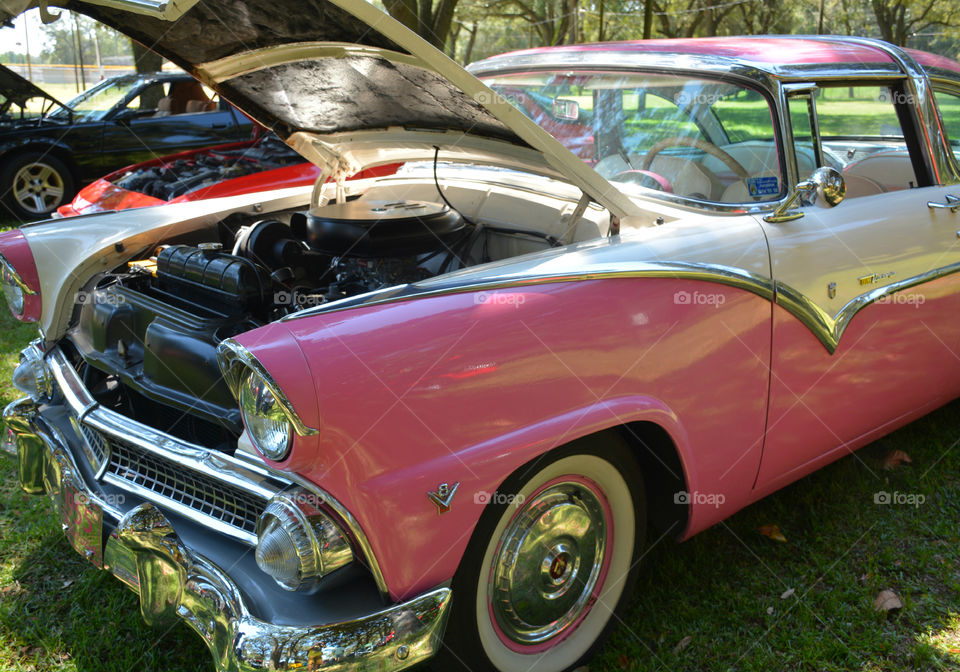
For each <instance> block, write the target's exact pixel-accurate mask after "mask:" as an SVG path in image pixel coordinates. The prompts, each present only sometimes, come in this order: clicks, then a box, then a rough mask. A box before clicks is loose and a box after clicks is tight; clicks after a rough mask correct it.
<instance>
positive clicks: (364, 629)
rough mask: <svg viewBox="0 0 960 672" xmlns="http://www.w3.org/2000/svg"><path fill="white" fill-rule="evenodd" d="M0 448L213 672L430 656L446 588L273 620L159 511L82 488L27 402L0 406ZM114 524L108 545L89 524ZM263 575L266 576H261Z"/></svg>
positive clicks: (403, 663) (57, 438)
mask: <svg viewBox="0 0 960 672" xmlns="http://www.w3.org/2000/svg"><path fill="white" fill-rule="evenodd" d="M3 419H4V421H5V424H6V429H5V430H4V431H5V436H4V437H3V440H2V448H3V449H5V450H6V451H7V452H9V453H11V454H14V455H16V460H17V471H18V477H19V480H20V484H21V486H22V487H23V489H24V491H26V492H28V493H31V494H43V493H46V494H47V495H48V496H49V497H50V499H51V501H52V502H53V504H54V508H55V509H56V511H57V513H58V514H59V516H60V519H61V520H62V521H64V522H63V530H64V532H65V533H66V534H67V536H68V538H69V539H70V541H71V543H72V544H73V546H74V548H76V549H77V550H78V551H79V552H80V553H81V554H83V555H84V556H85V557H87V558H88V559H89V560H90V561H91V562H93V563H94V564H95V565H97V566H98V567H100V568H101V569H104V570H106V571H109V572H110V573H112V574H113V575H114V576H116V577H117V578H118V579H120V580H121V581H122V582H124V583H125V584H126V585H127V586H129V587H130V588H131V589H132V590H134V591H135V592H137V593H138V594H139V595H140V612H141V614H142V615H143V618H144V620H145V621H146V622H147V623H150V624H158V623H162V622H165V621H169V620H171V619H174V618H178V617H179V618H181V619H183V620H184V621H186V622H187V624H188V625H190V627H192V628H193V629H194V630H195V631H196V632H197V633H198V634H199V635H200V636H201V637H202V638H203V640H204V641H205V642H206V644H207V646H208V647H209V649H210V652H211V654H212V655H213V659H214V664H215V666H216V669H217V670H219V671H223V672H226V671H231V672H233V671H236V672H246V671H247V670H250V671H252V670H262V669H289V668H301V667H302V668H304V669H311V670H326V669H336V670H378V671H381V670H401V669H404V668H406V667H409V666H411V665H414V664H416V663H419V662H421V661H423V660H426V659H428V658H430V657H432V656H433V655H434V654H435V653H436V651H437V649H438V648H439V645H440V637H441V635H442V634H443V629H444V626H445V624H446V619H447V616H448V612H449V607H450V601H451V591H450V589H449V588H438V589H435V590H433V591H431V592H428V593H425V594H423V595H420V596H419V597H416V598H415V599H413V600H410V601H409V602H405V603H403V604H397V605H394V606H392V607H389V608H387V609H384V610H383V611H379V612H376V613H372V614H369V615H366V616H364V617H362V618H359V619H355V620H352V621H347V622H341V623H331V624H324V625H316V626H291V625H276V624H272V623H267V622H264V621H262V620H260V619H258V618H256V617H254V616H253V615H252V614H251V613H250V610H249V609H248V607H247V605H246V604H245V603H244V598H243V595H242V594H241V592H240V590H239V588H238V587H237V585H236V584H235V583H234V581H233V580H232V579H231V578H230V577H229V576H228V575H227V573H226V572H224V571H223V570H222V569H221V568H219V567H218V566H217V565H215V564H214V563H213V562H211V561H210V560H208V559H207V558H205V557H204V556H202V555H199V554H197V553H194V552H193V551H191V550H190V549H189V548H187V547H186V546H185V545H184V544H183V543H182V541H181V539H180V537H179V536H178V535H177V532H176V530H174V528H173V526H172V524H171V523H170V522H169V520H167V518H166V516H164V514H163V513H162V512H161V511H160V510H159V509H158V508H157V507H156V506H154V505H153V504H151V503H149V502H146V503H143V504H140V505H139V506H137V507H135V508H133V509H132V510H130V511H127V512H126V513H123V512H121V511H119V510H118V509H116V508H115V507H113V506H112V505H110V504H109V503H108V502H105V501H103V500H102V499H100V498H99V497H98V496H97V494H96V493H95V492H94V491H93V490H92V489H91V488H89V487H88V486H87V484H86V483H85V481H84V479H83V477H82V475H81V471H80V469H79V468H78V466H77V463H76V461H75V460H74V457H73V455H72V453H71V451H70V449H69V447H68V445H67V442H66V440H65V439H64V437H63V436H62V435H61V434H60V432H59V431H58V430H57V429H56V427H54V426H53V425H52V424H51V423H48V422H46V421H45V420H44V419H43V417H42V416H41V414H40V411H39V409H38V407H37V405H36V404H35V403H34V402H33V401H32V400H30V399H29V398H24V399H20V400H18V401H15V402H13V403H11V404H10V405H9V406H7V408H6V409H5V410H4V412H3ZM110 519H112V521H111V522H113V521H115V522H116V527H115V529H114V530H113V531H112V532H110V534H109V536H108V537H107V540H106V543H105V544H104V543H102V538H100V535H99V534H97V535H95V536H96V537H97V538H91V535H90V533H89V532H90V530H91V529H94V528H96V529H98V530H99V529H100V528H99V527H98V526H96V525H92V524H91V521H93V522H99V523H101V524H102V521H103V520H110ZM265 580H266V578H265Z"/></svg>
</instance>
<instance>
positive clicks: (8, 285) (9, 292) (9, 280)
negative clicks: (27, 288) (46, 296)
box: [3, 267, 23, 317]
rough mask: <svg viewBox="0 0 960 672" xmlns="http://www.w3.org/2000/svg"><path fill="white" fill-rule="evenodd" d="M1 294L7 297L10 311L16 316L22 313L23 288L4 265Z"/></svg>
mask: <svg viewBox="0 0 960 672" xmlns="http://www.w3.org/2000/svg"><path fill="white" fill-rule="evenodd" d="M3 295H4V296H5V297H6V298H7V305H8V306H10V312H11V313H13V314H14V315H16V316H18V317H19V316H20V315H23V290H22V289H21V288H20V286H19V285H18V284H17V281H16V280H14V278H13V276H12V275H11V274H10V271H9V270H8V269H7V268H6V267H4V269H3Z"/></svg>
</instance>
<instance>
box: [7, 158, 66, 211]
mask: <svg viewBox="0 0 960 672" xmlns="http://www.w3.org/2000/svg"><path fill="white" fill-rule="evenodd" d="M73 192H74V184H73V175H72V174H71V173H70V169H69V168H67V166H66V165H65V164H64V163H63V161H61V160H60V159H58V158H57V157H55V156H52V155H50V154H39V153H35V152H30V153H27V154H20V155H18V156H14V157H13V158H12V159H10V161H9V162H8V163H7V165H6V166H4V168H3V170H2V175H0V194H2V195H3V196H4V199H3V200H4V201H6V203H7V207H8V208H9V210H10V211H11V212H12V213H13V215H14V216H16V217H19V218H20V219H24V220H30V219H38V218H40V217H44V216H46V215H48V214H50V213H51V212H53V211H54V210H56V209H57V208H58V207H60V206H61V205H63V204H64V203H66V202H67V201H68V200H69V199H71V198H73Z"/></svg>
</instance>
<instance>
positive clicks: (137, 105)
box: [127, 82, 169, 117]
mask: <svg viewBox="0 0 960 672" xmlns="http://www.w3.org/2000/svg"><path fill="white" fill-rule="evenodd" d="M167 88H169V84H164V83H162V82H154V83H153V84H149V85H147V86H146V87H145V88H144V89H142V90H141V91H140V93H139V94H138V95H136V96H134V97H133V99H132V100H131V101H130V102H129V103H127V109H128V110H132V111H133V112H134V113H135V116H137V117H149V116H151V115H153V114H156V112H157V105H158V104H159V103H160V100H161V99H162V98H163V97H164V96H166V95H167Z"/></svg>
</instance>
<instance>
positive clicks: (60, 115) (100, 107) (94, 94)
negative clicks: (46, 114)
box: [50, 77, 138, 122]
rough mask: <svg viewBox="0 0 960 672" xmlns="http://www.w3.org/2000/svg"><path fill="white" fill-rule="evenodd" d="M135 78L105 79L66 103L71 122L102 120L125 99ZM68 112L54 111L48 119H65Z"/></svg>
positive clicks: (62, 110) (135, 80)
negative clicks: (71, 114) (70, 110)
mask: <svg viewBox="0 0 960 672" xmlns="http://www.w3.org/2000/svg"><path fill="white" fill-rule="evenodd" d="M137 81H138V78H137V77H116V78H112V79H107V80H104V81H102V82H100V83H99V84H97V85H96V86H94V87H93V88H91V89H88V90H87V91H84V92H83V93H81V94H80V95H79V96H77V97H76V98H74V99H73V100H71V101H70V102H68V103H67V107H69V108H71V109H72V110H73V121H74V122H84V121H99V120H101V119H103V118H104V117H105V116H106V115H107V113H108V112H110V110H112V109H113V108H114V107H115V106H116V105H117V103H119V102H121V101H122V100H123V99H124V98H126V97H127V94H128V93H130V91H131V89H133V88H134V86H135V85H136V84H137ZM69 114H70V112H69V111H68V110H66V109H64V108H62V107H60V108H58V109H57V110H56V111H54V112H53V113H52V114H51V115H50V117H52V118H54V119H66V118H67V117H68V116H69Z"/></svg>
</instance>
